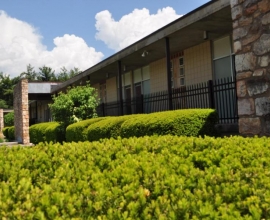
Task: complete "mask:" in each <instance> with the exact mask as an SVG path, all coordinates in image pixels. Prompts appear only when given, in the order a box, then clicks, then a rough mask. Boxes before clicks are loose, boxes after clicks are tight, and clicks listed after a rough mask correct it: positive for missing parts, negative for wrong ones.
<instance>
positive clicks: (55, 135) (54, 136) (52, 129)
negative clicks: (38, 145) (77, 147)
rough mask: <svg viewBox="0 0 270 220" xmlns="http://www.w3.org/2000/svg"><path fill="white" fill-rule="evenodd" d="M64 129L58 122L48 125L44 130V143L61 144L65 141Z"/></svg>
mask: <svg viewBox="0 0 270 220" xmlns="http://www.w3.org/2000/svg"><path fill="white" fill-rule="evenodd" d="M64 129H65V128H64V127H63V126H62V125H60V124H59V123H58V122H52V123H51V124H49V125H48V127H47V128H46V130H45V141H47V142H51V141H52V142H53V143H57V142H60V143H62V142H63V141H65V130H64Z"/></svg>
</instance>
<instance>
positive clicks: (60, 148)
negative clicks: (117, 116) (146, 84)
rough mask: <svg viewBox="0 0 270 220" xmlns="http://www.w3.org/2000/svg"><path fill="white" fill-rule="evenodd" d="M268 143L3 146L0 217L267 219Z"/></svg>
mask: <svg viewBox="0 0 270 220" xmlns="http://www.w3.org/2000/svg"><path fill="white" fill-rule="evenodd" d="M269 167H270V139H269V138H242V137H231V138H224V139H220V138H217V139H215V138H210V137H205V138H196V137H177V136H151V137H141V138H129V139H121V138H118V139H110V140H108V139H103V140H102V141H100V142H80V143H64V144H63V145H60V144H44V143H41V144H39V145H36V146H35V147H32V148H30V147H29V148H25V147H12V148H5V147H1V148H0V197H1V201H0V210H1V212H0V215H1V217H2V218H3V219H270V209H269V207H270V169H269Z"/></svg>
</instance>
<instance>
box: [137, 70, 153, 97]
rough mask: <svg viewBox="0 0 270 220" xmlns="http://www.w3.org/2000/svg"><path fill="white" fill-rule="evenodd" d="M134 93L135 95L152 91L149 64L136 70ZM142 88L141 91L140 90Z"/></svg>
mask: <svg viewBox="0 0 270 220" xmlns="http://www.w3.org/2000/svg"><path fill="white" fill-rule="evenodd" d="M133 79H134V93H135V96H140V94H149V93H150V69H149V66H145V67H143V68H139V69H136V70H134V74H133ZM140 89H141V93H140V92H139V90H140Z"/></svg>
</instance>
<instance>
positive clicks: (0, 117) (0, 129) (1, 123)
mask: <svg viewBox="0 0 270 220" xmlns="http://www.w3.org/2000/svg"><path fill="white" fill-rule="evenodd" d="M3 128H4V110H3V109H0V138H4V135H3Z"/></svg>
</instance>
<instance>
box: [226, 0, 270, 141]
mask: <svg viewBox="0 0 270 220" xmlns="http://www.w3.org/2000/svg"><path fill="white" fill-rule="evenodd" d="M231 16H232V24H233V25H232V26H233V46H234V53H235V70H236V85H237V88H236V90H237V98H238V100H237V102H238V116H239V133H240V134H241V135H244V136H254V135H259V136H270V86H269V85H270V48H269V42H270V33H269V30H270V19H269V18H270V1H269V0H252V1H247V0H246V1H240V0H238V1H236V0H231Z"/></svg>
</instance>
